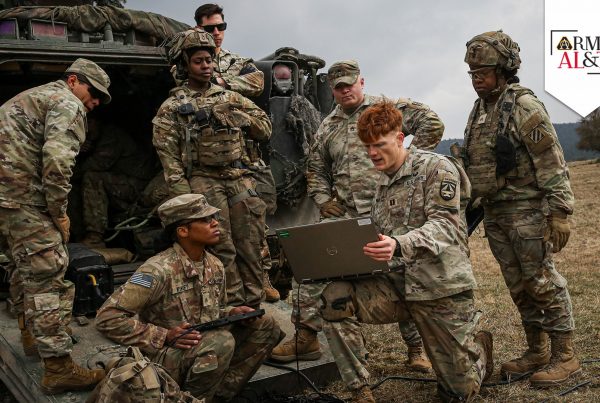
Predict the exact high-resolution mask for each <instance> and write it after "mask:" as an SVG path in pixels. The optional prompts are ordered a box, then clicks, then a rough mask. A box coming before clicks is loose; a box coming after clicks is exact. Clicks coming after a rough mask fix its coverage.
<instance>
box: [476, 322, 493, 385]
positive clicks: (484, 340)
mask: <svg viewBox="0 0 600 403" xmlns="http://www.w3.org/2000/svg"><path fill="white" fill-rule="evenodd" d="M474 339H475V343H477V344H479V345H480V346H481V349H482V350H483V353H484V354H485V375H484V376H483V380H482V382H485V381H487V380H488V379H490V378H491V377H492V374H493V373H494V341H493V338H492V334H491V333H490V332H487V331H485V330H482V331H481V332H478V333H477V334H476V335H475V337H474Z"/></svg>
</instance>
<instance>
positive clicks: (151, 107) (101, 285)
mask: <svg viewBox="0 0 600 403" xmlns="http://www.w3.org/2000/svg"><path fill="white" fill-rule="evenodd" d="M58 3H60V4H62V6H57V5H56V4H58ZM187 28H188V26H187V25H186V24H183V23H181V22H178V21H175V20H172V19H170V18H167V17H164V16H161V15H158V14H154V13H149V12H143V11H134V10H127V9H124V8H122V7H121V5H120V4H119V2H118V1H116V0H106V1H96V2H92V1H85V0H70V1H62V2H56V1H49V0H47V1H45V0H31V1H19V0H16V1H11V0H0V88H2V91H1V92H0V103H4V102H5V101H7V100H8V99H10V98H11V97H13V96H14V95H16V94H18V93H19V92H21V91H23V90H25V89H28V88H31V87H34V86H37V85H41V84H44V83H47V82H50V81H53V80H56V79H58V78H59V77H60V76H61V74H62V72H63V71H64V70H65V69H66V67H67V66H68V65H70V64H71V63H72V62H73V61H75V60H76V59H77V58H79V57H83V58H87V59H90V60H93V61H95V62H96V63H98V64H99V65H100V66H102V67H103V68H104V69H105V70H106V72H107V73H108V74H109V76H110V77H111V81H112V85H111V87H110V92H111V95H112V102H111V103H110V104H109V105H107V106H103V107H102V108H99V109H98V110H97V111H94V112H93V113H92V114H90V118H92V117H94V116H95V117H94V118H93V119H94V120H96V121H99V122H100V123H110V124H112V125H116V126H118V127H119V128H120V129H122V130H124V131H126V132H127V133H129V134H130V135H131V137H133V139H134V140H135V143H136V145H137V147H139V148H141V149H143V150H145V151H146V152H147V153H149V154H152V155H153V156H154V158H155V160H154V164H153V165H152V166H153V168H152V169H153V171H152V172H151V173H149V175H150V176H152V175H159V176H160V162H159V161H158V159H157V157H156V154H155V151H154V149H153V147H152V143H151V140H152V123H151V121H152V118H153V117H154V115H155V113H156V111H157V110H158V108H159V106H160V104H161V103H162V102H163V101H164V100H165V99H166V98H167V97H168V94H169V90H170V89H171V88H172V87H174V86H175V82H174V80H173V77H172V74H171V72H170V69H171V66H170V65H169V64H168V63H167V61H166V58H165V54H164V53H165V52H164V48H163V47H162V46H161V45H162V44H164V43H165V41H166V40H167V39H168V38H169V37H170V36H172V35H173V34H175V33H176V32H179V31H182V30H185V29H187ZM255 63H256V65H257V67H258V68H259V69H261V70H262V71H263V72H264V75H265V90H264V91H263V93H262V94H261V95H260V96H259V97H257V98H255V99H253V100H254V101H255V102H256V103H257V104H258V105H259V106H260V107H261V108H263V109H264V110H265V111H266V112H267V113H268V114H269V116H271V119H272V123H273V134H272V137H271V140H270V142H268V143H265V144H262V145H261V149H262V157H263V159H264V160H265V161H266V162H267V163H268V164H270V167H271V170H272V173H273V177H274V179H275V185H276V189H277V211H276V212H275V213H274V214H273V215H271V216H270V217H268V219H267V221H268V224H269V227H270V230H269V234H270V236H269V242H268V243H269V248H270V252H271V258H272V263H273V267H274V270H271V276H272V281H273V283H274V285H275V286H276V287H277V288H278V289H279V290H280V292H281V293H282V294H283V296H286V295H287V292H288V291H289V289H290V288H291V287H290V285H291V272H290V271H289V268H288V267H287V266H286V263H285V259H284V257H283V256H282V254H281V253H280V249H279V246H278V244H277V239H276V237H275V236H274V231H275V230H276V229H277V228H279V227H283V226H290V225H297V224H305V223H310V222H314V221H316V220H318V210H317V209H316V207H315V206H314V204H313V203H312V201H310V200H309V199H308V197H307V196H306V180H305V177H304V170H305V169H304V168H305V160H306V155H307V152H308V148H309V147H310V143H311V141H312V136H313V134H314V132H315V131H316V127H317V126H318V124H319V122H320V120H321V119H322V118H323V117H324V116H325V115H326V114H327V113H328V112H329V111H330V110H331V108H332V105H333V97H332V94H331V92H330V90H329V87H328V85H327V82H326V79H325V74H322V73H319V69H321V68H323V67H324V66H325V62H324V61H323V60H321V59H319V58H318V57H314V56H308V55H303V54H301V53H300V52H298V51H297V50H296V49H294V48H289V47H286V48H281V49H278V50H277V51H275V52H274V53H272V54H270V55H267V56H266V57H263V58H261V59H260V60H256V59H255ZM278 66H287V68H288V69H289V70H290V71H291V80H287V81H286V80H284V81H281V80H279V79H278V78H277V75H276V74H274V73H275V71H276V70H277V69H278V68H279V67H278ZM84 160H85V155H84V153H82V154H81V155H80V156H78V161H77V164H76V167H75V174H74V176H73V181H72V185H73V188H72V190H71V193H70V196H69V211H68V214H69V216H70V218H71V225H72V230H71V237H72V238H71V239H72V242H73V244H70V245H69V250H70V254H71V264H70V268H69V272H68V275H67V276H68V277H69V278H70V279H71V280H72V281H73V282H75V284H76V298H75V306H74V315H75V316H76V317H77V320H78V321H81V322H82V323H85V321H86V320H87V319H86V315H87V317H91V316H93V314H94V313H95V310H96V309H97V308H98V307H99V306H100V305H101V304H102V302H103V300H104V299H105V298H106V297H107V295H109V294H110V292H112V290H113V289H114V287H115V286H117V285H119V284H120V283H123V282H124V281H126V280H127V278H128V276H129V275H130V274H131V273H132V272H133V271H134V270H135V269H136V268H137V267H138V266H139V265H140V264H141V263H142V262H143V261H144V260H145V259H146V258H147V257H149V256H151V255H153V254H154V253H155V248H154V239H155V237H156V236H157V234H158V233H160V231H161V229H160V225H159V221H158V219H157V218H156V216H155V214H154V208H153V207H154V206H151V205H147V204H146V205H145V204H144V203H142V202H141V201H139V202H136V203H133V204H132V205H131V206H130V208H128V209H127V210H126V211H125V212H123V211H120V212H118V213H114V214H113V213H112V212H111V214H109V218H110V221H109V231H108V232H107V233H106V236H107V246H108V247H110V248H111V249H114V248H120V249H121V250H126V251H128V253H129V254H125V257H124V258H123V257H122V258H121V260H119V259H118V258H117V260H115V263H111V262H108V263H107V261H106V258H105V256H102V255H99V254H98V253H96V252H93V251H91V250H89V249H87V248H85V247H83V246H82V245H81V244H78V243H77V242H78V241H80V240H81V239H82V237H83V235H84V234H83V224H82V202H81V197H80V192H81V172H78V167H80V166H81V165H82V163H83V161H84ZM1 252H2V251H0V253H1ZM6 265H7V260H6V259H4V258H3V256H2V255H1V254H0V293H1V296H2V297H3V298H7V297H8V281H9V271H7V270H3V269H2V268H1V267H5V268H7V269H8V267H6ZM7 307H8V309H7V311H8V312H6V313H4V312H3V313H2V314H3V316H2V317H3V318H8V317H9V316H8V315H9V314H10V298H8V300H7ZM288 318H289V316H288V317H285V316H283V317H282V320H285V321H288ZM2 323H3V324H2V325H1V327H2V329H3V330H2V334H3V336H6V337H8V338H10V337H13V339H10V341H7V343H8V344H13V346H12V347H11V349H12V350H11V351H7V350H6V349H5V348H4V347H2V346H0V358H1V360H0V363H1V364H2V365H0V378H1V379H2V381H3V382H4V383H5V384H6V385H8V387H9V389H10V390H11V392H13V394H14V395H15V396H16V397H17V399H18V400H20V401H34V400H36V399H37V398H36V396H37V394H36V393H34V392H33V391H34V390H36V389H37V386H36V385H35V382H33V381H31V379H32V378H22V377H21V378H19V375H18V374H16V373H15V372H14V371H12V372H11V368H13V369H14V368H16V367H18V366H20V365H22V362H20V361H19V360H18V359H17V358H16V357H17V355H18V354H16V353H15V351H16V350H17V349H19V348H20V346H19V338H18V337H19V334H18V329H16V321H8V320H3V321H2ZM11 335H12V336H11ZM98 337H100V336H96V338H94V337H90V338H89V339H86V340H81V343H82V345H83V346H89V348H93V347H94V346H96V347H98V346H99V345H100V344H102V343H106V340H100V339H98ZM6 340H8V339H6ZM6 340H5V341H6ZM14 343H16V344H14ZM13 347H14V348H13ZM111 348H114V346H112V347H111V346H107V351H109V350H110V349H111ZM98 354H100V355H102V354H103V352H102V351H99V353H98ZM84 358H85V357H84ZM85 359H88V360H89V359H91V358H90V357H87V358H85ZM34 367H35V366H34ZM34 371H35V370H34ZM32 382H33V383H32ZM50 401H52V400H50Z"/></svg>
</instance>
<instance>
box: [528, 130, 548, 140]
mask: <svg viewBox="0 0 600 403" xmlns="http://www.w3.org/2000/svg"><path fill="white" fill-rule="evenodd" d="M528 136H529V138H530V139H531V141H533V142H534V143H535V144H537V143H539V142H540V141H542V140H543V139H544V137H545V136H546V134H545V133H544V132H543V131H541V130H539V129H537V128H536V129H533V130H532V131H531V133H529V135H528Z"/></svg>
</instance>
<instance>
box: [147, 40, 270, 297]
mask: <svg viewBox="0 0 600 403" xmlns="http://www.w3.org/2000/svg"><path fill="white" fill-rule="evenodd" d="M169 46H170V50H169V57H170V59H171V61H173V62H175V63H177V64H178V68H177V70H178V71H179V72H182V73H183V74H184V75H185V76H186V77H187V81H185V82H184V84H183V85H182V86H180V87H176V88H174V89H173V90H171V97H170V98H168V99H167V100H166V101H165V102H164V103H163V104H162V106H161V107H160V109H159V111H158V113H157V115H156V117H155V118H154V120H153V124H154V136H153V143H154V146H155V147H156V149H157V151H158V155H159V157H160V160H161V162H162V165H163V168H164V171H165V179H166V181H167V185H168V187H169V192H170V194H171V195H178V194H184V193H202V194H204V195H205V196H206V197H207V199H208V200H209V202H210V203H211V204H212V205H214V206H216V207H217V208H219V209H221V212H222V213H221V216H222V220H221V226H222V233H221V238H222V242H221V243H219V245H217V246H216V247H215V249H214V251H215V254H216V255H217V257H218V258H219V259H220V260H221V261H222V262H223V265H224V266H225V272H226V273H227V276H226V279H227V298H228V302H229V303H230V304H233V305H242V304H243V305H248V306H252V307H255V308H256V307H258V306H259V305H260V302H261V300H262V298H263V271H262V266H261V254H260V251H261V242H262V241H263V239H264V237H265V214H266V205H265V203H264V202H263V201H262V200H261V199H260V198H259V197H258V193H257V192H256V181H255V180H254V178H253V177H252V168H253V167H254V164H256V163H258V161H259V158H258V151H257V141H262V140H268V139H269V137H270V135H271V122H270V120H269V118H268V116H267V115H266V114H265V113H264V112H263V111H262V110H261V109H260V108H259V107H258V106H256V105H255V104H254V103H252V101H250V100H249V99H247V98H245V97H243V96H242V95H240V94H238V93H236V92H233V91H228V90H225V89H223V88H222V87H220V86H218V85H214V84H211V83H210V78H211V77H212V70H213V65H212V57H213V55H214V48H215V43H214V40H213V38H212V35H210V34H207V33H206V32H203V31H200V30H195V29H192V30H189V31H186V32H183V33H181V34H179V35H178V36H176V37H175V38H173V40H172V42H171V44H170V45H169Z"/></svg>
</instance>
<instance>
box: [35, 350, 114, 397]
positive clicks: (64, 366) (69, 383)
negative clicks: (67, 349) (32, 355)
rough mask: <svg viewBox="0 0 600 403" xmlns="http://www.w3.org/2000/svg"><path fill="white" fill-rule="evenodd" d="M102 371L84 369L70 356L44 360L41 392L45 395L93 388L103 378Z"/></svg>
mask: <svg viewBox="0 0 600 403" xmlns="http://www.w3.org/2000/svg"><path fill="white" fill-rule="evenodd" d="M105 375H106V373H105V372H104V370H103V369H92V370H89V369H85V368H83V367H80V366H79V365H77V364H76V363H74V362H73V359H72V358H71V356H70V355H65V356H63V357H50V358H44V376H43V377H42V386H41V388H42V392H44V393H45V394H46V395H54V394H57V393H62V392H67V391H72V390H85V389H91V388H93V387H94V386H95V385H96V384H97V383H98V382H100V381H101V380H102V378H104V376H105Z"/></svg>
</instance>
